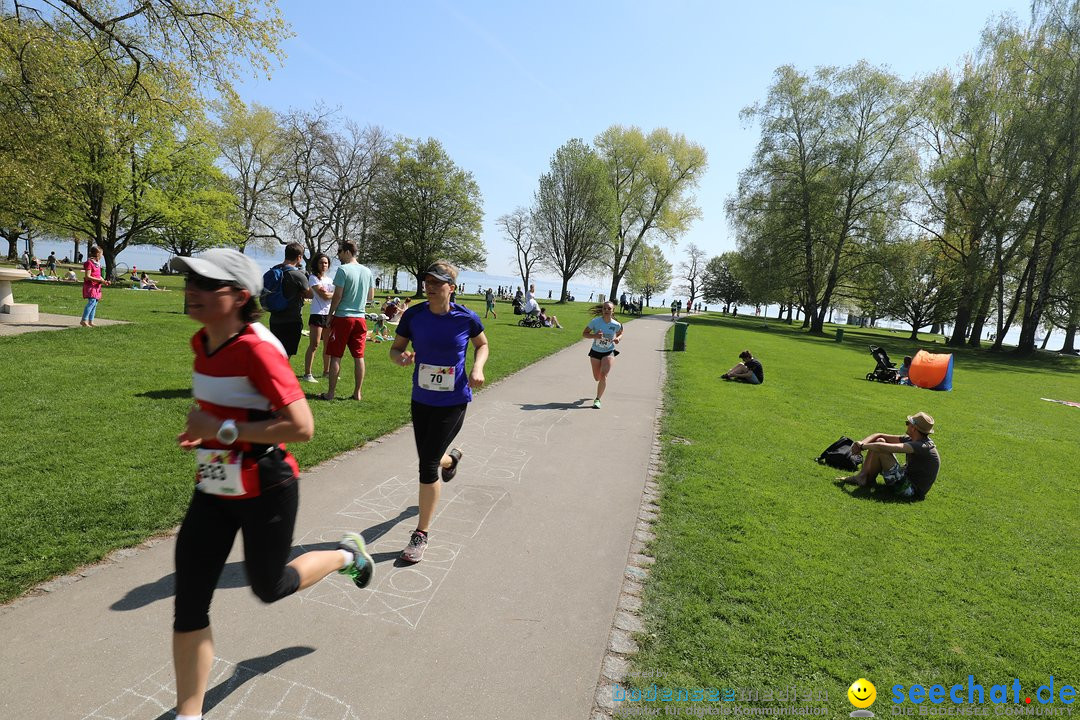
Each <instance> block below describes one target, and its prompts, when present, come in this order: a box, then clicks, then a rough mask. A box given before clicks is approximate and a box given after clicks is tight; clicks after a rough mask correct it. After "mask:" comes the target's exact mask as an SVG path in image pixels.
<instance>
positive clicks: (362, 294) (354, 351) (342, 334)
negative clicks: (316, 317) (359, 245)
mask: <svg viewBox="0 0 1080 720" xmlns="http://www.w3.org/2000/svg"><path fill="white" fill-rule="evenodd" d="M338 261H339V262H340V263H341V265H340V266H339V267H338V269H337V273H335V274H334V297H333V299H331V300H330V316H331V317H330V338H329V339H328V340H327V341H326V354H327V355H329V356H330V384H329V387H328V388H327V390H326V392H325V393H323V394H322V395H319V396H318V397H319V399H321V400H333V399H334V396H335V392H336V391H337V382H338V376H339V375H341V358H342V357H343V356H344V355H345V348H346V347H347V348H349V353H350V354H351V355H352V357H353V370H354V374H355V376H356V389H355V390H353V394H352V399H353V400H360V399H361V398H362V397H363V390H364V372H365V370H366V368H365V366H364V343H365V342H366V340H367V322H366V321H365V320H364V310H365V308H367V304H368V303H369V302H371V301H372V300H374V299H375V287H374V285H373V277H372V274H371V271H370V270H368V269H367V268H366V267H364V266H363V265H361V264H360V263H358V262H356V243H354V242H353V241H352V240H344V241H342V242H341V243H340V244H339V245H338Z"/></svg>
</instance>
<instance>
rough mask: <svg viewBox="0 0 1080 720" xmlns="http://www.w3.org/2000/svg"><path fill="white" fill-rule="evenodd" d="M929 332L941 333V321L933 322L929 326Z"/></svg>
mask: <svg viewBox="0 0 1080 720" xmlns="http://www.w3.org/2000/svg"><path fill="white" fill-rule="evenodd" d="M930 334H931V335H940V334H941V323H939V322H936V323H934V324H933V326H931V328H930Z"/></svg>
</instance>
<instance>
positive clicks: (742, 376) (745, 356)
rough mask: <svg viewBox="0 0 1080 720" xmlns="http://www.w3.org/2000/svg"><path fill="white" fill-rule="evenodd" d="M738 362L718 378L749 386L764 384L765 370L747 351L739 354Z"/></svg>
mask: <svg viewBox="0 0 1080 720" xmlns="http://www.w3.org/2000/svg"><path fill="white" fill-rule="evenodd" d="M739 360H740V361H741V362H740V363H739V364H737V365H736V366H735V367H733V368H731V369H730V370H728V371H727V372H726V373H724V374H723V375H721V376H720V379H721V380H738V381H739V382H744V383H749V384H751V385H760V384H761V383H763V382H765V368H763V367H761V362H760V361H759V360H758V359H757V358H756V357H754V356H753V355H751V354H750V351H749V350H743V351H742V352H741V353H739Z"/></svg>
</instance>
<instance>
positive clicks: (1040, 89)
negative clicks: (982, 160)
mask: <svg viewBox="0 0 1080 720" xmlns="http://www.w3.org/2000/svg"><path fill="white" fill-rule="evenodd" d="M1032 11H1033V12H1032V29H1031V30H1030V31H1029V35H1030V40H1029V50H1028V52H1027V54H1026V55H1025V56H1024V57H1023V60H1024V67H1025V69H1027V71H1028V73H1029V75H1028V77H1030V78H1031V88H1030V91H1031V93H1032V96H1033V97H1034V98H1037V99H1038V101H1037V102H1032V103H1031V125H1032V127H1033V128H1034V133H1033V134H1034V137H1035V143H1034V144H1033V146H1032V147H1033V149H1034V150H1035V152H1034V153H1032V156H1033V157H1032V158H1031V159H1032V160H1033V166H1034V168H1033V169H1034V172H1035V174H1036V176H1037V177H1038V178H1039V180H1040V183H1041V189H1042V192H1041V193H1040V196H1039V200H1037V201H1036V202H1035V203H1034V205H1035V208H1036V212H1037V217H1038V218H1039V219H1040V221H1041V222H1038V223H1037V224H1036V228H1035V231H1034V232H1033V233H1032V242H1031V248H1030V250H1029V254H1028V265H1029V272H1028V275H1027V281H1026V283H1025V284H1024V286H1023V294H1024V301H1023V311H1022V315H1021V327H1020V339H1019V341H1018V342H1017V350H1018V351H1019V352H1030V351H1032V350H1034V349H1035V343H1036V340H1035V336H1036V334H1037V332H1038V331H1039V328H1040V327H1041V326H1043V325H1045V324H1047V316H1048V315H1053V314H1054V305H1055V294H1056V292H1055V290H1056V288H1057V287H1058V286H1059V283H1058V276H1059V275H1060V274H1061V273H1062V272H1063V268H1064V263H1065V261H1066V260H1067V259H1068V258H1069V257H1070V256H1072V252H1071V250H1072V249H1073V248H1074V247H1075V246H1076V244H1077V243H1080V133H1078V132H1077V128H1078V127H1080V2H1077V1H1076V0H1037V2H1034V3H1033V4H1032ZM1040 201H1042V202H1040Z"/></svg>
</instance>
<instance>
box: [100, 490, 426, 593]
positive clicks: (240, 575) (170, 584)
mask: <svg viewBox="0 0 1080 720" xmlns="http://www.w3.org/2000/svg"><path fill="white" fill-rule="evenodd" d="M419 514H420V508H419V507H417V506H416V505H412V506H410V507H407V508H405V509H404V510H402V511H401V512H400V513H398V514H397V516H395V517H392V518H390V519H389V520H385V521H383V522H381V523H379V524H378V525H372V526H371V527H369V528H367V529H366V530H363V531H362V532H361V533H360V534H361V535H363V536H364V542H365V543H373V542H375V541H376V540H378V539H379V538H380V537H382V536H383V535H385V534H386V533H388V532H389V531H390V530H391V529H392V528H393V527H394V526H395V525H397V524H398V523H399V522H401V521H402V520H405V519H407V518H410V517H415V516H416V515H419ZM335 549H337V543H336V542H332V541H330V542H323V543H317V544H314V545H304V546H302V547H301V546H294V547H293V549H292V552H291V553H290V554H289V560H293V559H295V558H297V557H299V556H300V555H302V554H304V553H306V552H308V551H310V550H335ZM398 555H399V553H396V552H384V553H375V554H373V555H372V556H371V559H372V560H374V561H375V562H376V563H380V562H386V561H389V560H396V559H397V558H398ZM247 585H248V580H247V575H246V573H245V572H244V563H243V562H231V563H226V564H225V567H224V568H223V569H222V571H221V577H220V578H218V583H217V587H218V588H219V589H221V588H226V589H235V588H242V587H247ZM175 591H176V573H169V574H168V575H165V576H164V577H162V578H160V579H159V580H155V581H154V582H152V583H147V584H145V585H139V586H138V587H134V588H132V589H130V590H128V592H127V594H126V595H124V597H122V598H120V599H119V600H117V601H116V602H114V603H113V604H112V605H110V606H109V609H110V610H115V611H117V612H124V611H127V610H138V609H139V608H143V607H146V606H147V605H149V604H150V603H153V602H157V601H158V600H165V599H167V598H171V597H172V596H173V594H174V593H175Z"/></svg>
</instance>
